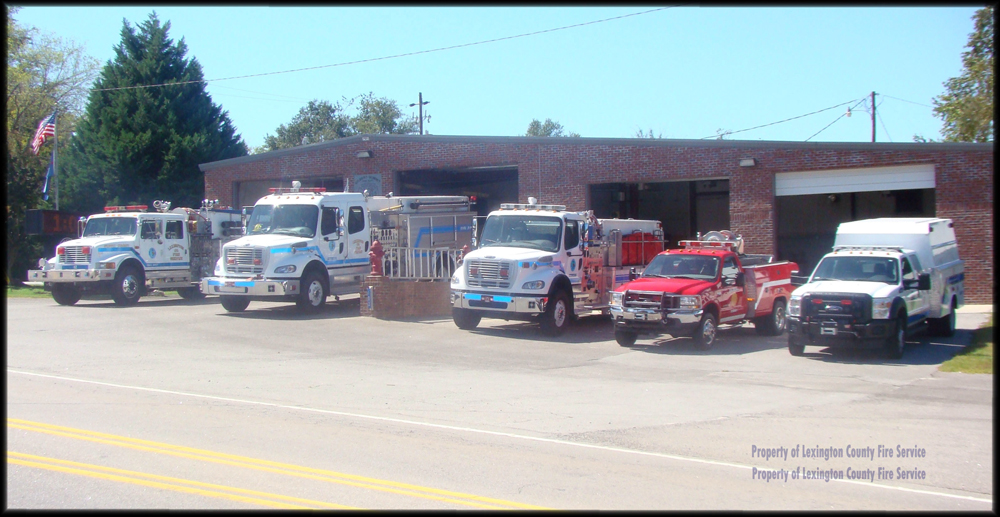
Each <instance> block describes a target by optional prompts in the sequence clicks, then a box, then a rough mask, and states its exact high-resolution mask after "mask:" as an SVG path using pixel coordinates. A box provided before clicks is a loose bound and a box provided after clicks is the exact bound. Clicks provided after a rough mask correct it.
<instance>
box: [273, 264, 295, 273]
mask: <svg viewBox="0 0 1000 517" xmlns="http://www.w3.org/2000/svg"><path fill="white" fill-rule="evenodd" d="M274 272H275V274H278V275H283V274H286V273H294V272H295V266H294V265H289V266H278V267H276V268H274Z"/></svg>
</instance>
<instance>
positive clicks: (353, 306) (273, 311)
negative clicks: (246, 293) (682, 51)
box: [219, 298, 361, 321]
mask: <svg viewBox="0 0 1000 517" xmlns="http://www.w3.org/2000/svg"><path fill="white" fill-rule="evenodd" d="M254 303H255V302H250V306H249V307H247V309H246V310H245V311H243V312H226V310H225V309H223V308H222V306H221V305H220V306H219V309H220V310H221V311H222V312H221V313H220V314H219V315H220V316H225V317H229V318H238V319H244V318H245V319H264V320H291V321H303V320H327V319H339V318H360V317H361V307H360V300H359V299H358V298H353V299H348V300H340V301H329V300H328V301H327V302H326V305H324V306H323V308H322V309H321V310H320V311H319V312H316V313H303V312H301V311H299V308H298V307H296V306H295V304H294V303H292V302H289V303H283V304H281V305H276V306H267V307H263V306H260V304H259V303H258V305H257V307H256V308H255V307H254ZM260 303H264V302H260Z"/></svg>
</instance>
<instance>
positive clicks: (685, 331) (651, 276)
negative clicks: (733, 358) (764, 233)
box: [610, 231, 799, 350]
mask: <svg viewBox="0 0 1000 517" xmlns="http://www.w3.org/2000/svg"><path fill="white" fill-rule="evenodd" d="M680 244H681V245H682V246H684V249H678V250H668V251H664V252H662V253H660V254H658V255H657V256H656V257H655V258H654V259H653V260H652V261H651V262H650V263H649V265H648V266H646V269H645V271H643V273H642V276H641V277H639V278H636V279H634V280H632V281H630V282H628V283H626V284H623V285H621V286H620V287H618V289H616V290H615V292H614V293H612V295H611V307H610V312H611V319H612V320H614V322H615V340H616V341H618V344H619V345H622V346H631V345H633V344H635V341H636V339H637V338H638V337H639V336H640V335H650V334H651V335H661V334H669V335H671V336H673V337H682V336H683V337H693V338H694V340H695V343H696V344H697V346H698V348H700V349H702V350H708V349H710V348H712V345H713V344H715V340H716V329H717V328H718V326H719V325H739V324H742V323H743V322H744V321H747V320H749V321H752V322H753V324H754V327H755V328H756V329H757V331H758V332H759V333H761V334H765V335H779V334H781V333H782V332H784V331H785V319H786V318H785V312H786V308H787V307H788V299H789V297H790V296H791V292H792V290H793V286H792V284H791V276H792V272H793V271H797V270H798V269H799V266H798V264H796V263H794V262H771V260H772V257H771V256H770V255H745V254H743V253H742V251H743V240H742V238H741V237H738V236H736V235H734V234H733V233H732V232H729V231H725V232H710V233H708V234H706V235H705V237H704V239H703V240H696V241H681V243H680Z"/></svg>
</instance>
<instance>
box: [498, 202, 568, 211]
mask: <svg viewBox="0 0 1000 517" xmlns="http://www.w3.org/2000/svg"><path fill="white" fill-rule="evenodd" d="M500 210H552V211H553V212H565V211H566V205H538V204H523V203H501V204H500Z"/></svg>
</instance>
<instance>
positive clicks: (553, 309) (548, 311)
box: [541, 291, 573, 336]
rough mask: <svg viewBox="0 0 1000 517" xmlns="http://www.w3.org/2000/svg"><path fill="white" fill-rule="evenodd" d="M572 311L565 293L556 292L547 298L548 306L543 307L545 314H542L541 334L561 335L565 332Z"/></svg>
mask: <svg viewBox="0 0 1000 517" xmlns="http://www.w3.org/2000/svg"><path fill="white" fill-rule="evenodd" d="M572 311H573V309H572V306H571V305H570V303H569V298H568V297H567V296H566V293H564V292H562V291H556V293H555V294H553V295H552V296H551V297H550V298H549V303H548V306H547V307H545V313H544V314H542V321H541V323H542V332H544V333H545V334H547V335H549V336H558V335H560V334H562V333H563V332H564V331H565V330H566V327H568V326H569V320H570V317H571V315H572V314H571V313H572Z"/></svg>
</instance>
